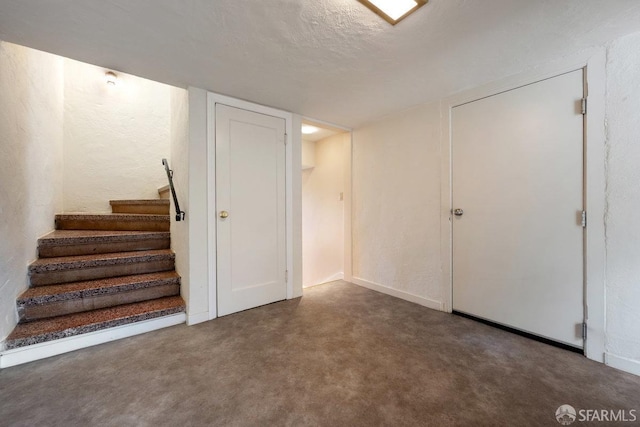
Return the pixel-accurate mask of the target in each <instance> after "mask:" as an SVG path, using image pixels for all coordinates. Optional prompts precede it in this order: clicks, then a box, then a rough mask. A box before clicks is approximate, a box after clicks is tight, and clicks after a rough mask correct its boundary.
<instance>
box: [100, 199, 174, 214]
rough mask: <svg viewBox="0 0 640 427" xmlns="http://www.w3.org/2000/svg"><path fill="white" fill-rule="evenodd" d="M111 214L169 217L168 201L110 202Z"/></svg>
mask: <svg viewBox="0 0 640 427" xmlns="http://www.w3.org/2000/svg"><path fill="white" fill-rule="evenodd" d="M109 204H110V205H111V212H113V213H133V214H150V215H169V200H168V199H153V200H111V201H109Z"/></svg>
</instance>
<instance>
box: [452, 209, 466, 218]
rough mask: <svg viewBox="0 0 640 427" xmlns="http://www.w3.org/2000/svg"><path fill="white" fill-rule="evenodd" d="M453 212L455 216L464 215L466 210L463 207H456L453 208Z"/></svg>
mask: <svg viewBox="0 0 640 427" xmlns="http://www.w3.org/2000/svg"><path fill="white" fill-rule="evenodd" d="M453 214H454V215H455V216H462V215H464V211H463V210H462V209H454V210H453Z"/></svg>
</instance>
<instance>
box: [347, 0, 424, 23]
mask: <svg viewBox="0 0 640 427" xmlns="http://www.w3.org/2000/svg"><path fill="white" fill-rule="evenodd" d="M358 1H359V2H360V3H362V4H363V5H365V6H367V7H368V8H369V9H371V10H372V11H374V12H375V13H376V14H377V15H379V16H380V17H382V18H383V19H384V20H385V21H387V22H388V23H389V24H391V25H396V24H397V23H398V22H400V21H402V20H403V19H404V18H406V17H407V16H409V15H411V14H412V13H413V12H415V11H416V10H418V9H419V8H421V7H422V6H424V5H425V4H427V2H428V1H429V0H358Z"/></svg>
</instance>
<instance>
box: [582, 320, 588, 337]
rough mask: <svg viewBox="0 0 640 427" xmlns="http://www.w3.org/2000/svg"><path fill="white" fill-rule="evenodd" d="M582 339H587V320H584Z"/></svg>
mask: <svg viewBox="0 0 640 427" xmlns="http://www.w3.org/2000/svg"><path fill="white" fill-rule="evenodd" d="M582 339H583V340H586V339H587V322H582Z"/></svg>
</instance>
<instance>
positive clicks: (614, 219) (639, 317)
mask: <svg viewBox="0 0 640 427" xmlns="http://www.w3.org/2000/svg"><path fill="white" fill-rule="evenodd" d="M607 58H608V61H607V106H606V114H607V131H608V135H607V152H608V158H607V164H606V170H607V198H606V207H607V214H606V217H605V226H606V236H607V238H606V250H607V260H606V287H607V293H606V304H607V306H606V310H607V329H606V331H607V334H606V336H607V339H606V347H607V352H608V353H609V354H612V355H615V356H618V357H622V358H626V359H631V360H633V361H635V362H636V363H637V365H636V367H637V372H636V373H638V374H639V375H640V225H639V224H640V222H638V215H640V115H639V114H640V113H639V112H640V75H639V74H638V70H640V33H637V34H633V35H630V36H627V37H623V38H621V39H619V40H616V41H615V42H614V43H613V44H612V45H611V46H610V47H609V49H608V55H607Z"/></svg>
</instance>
